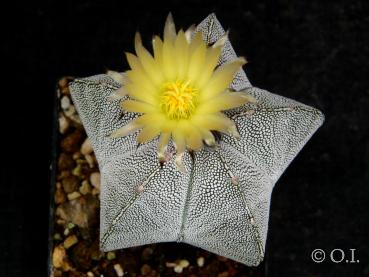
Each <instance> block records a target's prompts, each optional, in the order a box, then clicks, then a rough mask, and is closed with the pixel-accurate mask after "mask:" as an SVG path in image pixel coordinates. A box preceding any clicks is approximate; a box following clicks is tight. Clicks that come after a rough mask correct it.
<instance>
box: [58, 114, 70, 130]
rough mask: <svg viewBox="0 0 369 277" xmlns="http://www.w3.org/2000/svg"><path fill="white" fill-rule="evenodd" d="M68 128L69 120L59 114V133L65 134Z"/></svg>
mask: <svg viewBox="0 0 369 277" xmlns="http://www.w3.org/2000/svg"><path fill="white" fill-rule="evenodd" d="M68 128H69V121H68V120H67V119H66V118H65V116H63V115H61V116H60V117H59V133H61V134H65V132H66V131H67V130H68Z"/></svg>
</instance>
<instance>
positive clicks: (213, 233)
mask: <svg viewBox="0 0 369 277" xmlns="http://www.w3.org/2000/svg"><path fill="white" fill-rule="evenodd" d="M197 31H199V32H202V33H203V38H204V40H206V41H207V42H208V43H212V42H214V41H216V40H217V39H219V37H221V36H222V35H223V34H224V30H223V28H222V27H221V25H220V23H219V22H218V20H217V19H216V17H215V15H214V14H211V15H210V16H208V17H207V18H206V19H205V20H204V21H203V22H201V23H200V24H199V25H198V26H197ZM235 57H236V55H235V53H234V51H233V49H232V46H231V44H230V43H229V41H227V42H226V44H225V46H224V48H223V52H222V56H221V59H220V63H224V62H226V61H229V60H232V59H235ZM119 86H120V85H119V84H118V83H116V82H114V80H113V79H111V78H110V77H109V76H107V75H98V76H93V77H89V78H84V79H76V80H75V81H74V82H73V83H71V84H70V89H71V93H72V97H73V100H74V103H75V105H76V107H77V110H78V112H79V114H80V117H81V120H82V122H83V124H84V127H85V129H86V132H87V134H88V136H89V137H90V139H91V142H92V145H93V148H94V151H95V154H96V157H97V160H98V163H99V168H100V171H101V176H102V180H101V181H102V182H101V217H100V219H101V223H100V238H101V241H100V243H101V244H100V247H101V249H102V250H104V251H109V250H114V249H119V248H126V247H132V246H138V245H144V244H149V243H159V242H168V241H177V242H184V243H188V244H191V245H194V246H197V247H200V248H203V249H205V250H208V251H210V252H214V253H216V254H219V255H222V256H225V257H228V258H231V259H233V260H236V261H239V262H242V263H244V264H246V265H250V266H256V265H258V264H259V263H260V262H261V261H262V260H263V257H264V249H265V242H266V236H267V229H268V218H269V207H270V197H271V192H272V189H273V186H274V184H275V183H276V181H277V180H278V178H279V177H280V175H281V174H282V173H283V171H284V170H285V168H286V167H287V166H288V164H289V163H290V162H291V161H292V159H293V158H294V157H295V156H296V155H297V153H298V152H299V151H300V149H301V148H302V147H303V146H304V144H305V143H306V142H307V140H308V139H309V138H310V137H311V136H312V134H313V133H314V132H315V131H316V130H317V128H318V127H319V126H320V125H321V124H322V122H323V120H324V117H323V115H322V113H321V112H319V111H318V110H316V109H314V108H312V107H309V106H306V105H303V104H301V103H298V102H296V101H293V100H290V99H288V98H285V97H282V96H278V95H275V94H272V93H270V92H267V91H265V90H261V89H258V88H255V87H252V86H251V84H250V82H249V80H248V79H247V77H246V74H245V73H244V71H242V70H240V71H239V72H238V73H237V74H236V76H235V78H234V81H233V83H232V88H233V89H234V90H237V91H238V90H241V89H247V91H248V93H250V94H251V95H252V96H254V97H255V98H256V99H257V101H258V105H256V106H255V105H251V104H246V105H243V106H241V107H239V108H235V109H232V110H229V111H226V112H225V114H226V115H227V116H228V117H229V118H231V119H232V120H234V122H235V123H236V126H237V128H238V131H239V133H240V135H241V139H240V140H237V139H235V138H233V137H230V136H227V135H222V136H220V137H219V138H218V143H217V146H216V147H205V148H204V149H202V150H200V151H196V152H191V153H189V152H188V151H187V152H185V154H184V156H183V164H184V167H185V169H186V172H185V173H183V172H180V171H178V170H177V168H176V165H175V163H174V159H173V158H172V155H174V154H175V149H174V147H173V144H172V143H170V144H169V147H168V151H167V152H168V158H167V162H166V163H164V165H162V166H161V164H160V163H159V161H158V159H157V152H156V147H157V139H156V140H154V141H151V142H149V143H146V144H142V145H138V144H137V142H136V139H135V136H136V135H137V133H134V134H131V135H129V136H126V137H124V138H119V139H111V138H110V137H109V135H110V134H111V133H112V132H113V131H115V130H116V129H117V128H119V127H121V126H123V125H125V124H127V123H128V122H130V121H131V120H132V119H133V118H136V117H137V116H138V115H137V114H135V113H131V112H123V113H122V110H121V109H120V106H119V102H120V101H121V100H114V101H111V100H109V99H108V98H109V96H110V95H112V94H113V93H114V92H115V91H116V90H117V89H118V88H119Z"/></svg>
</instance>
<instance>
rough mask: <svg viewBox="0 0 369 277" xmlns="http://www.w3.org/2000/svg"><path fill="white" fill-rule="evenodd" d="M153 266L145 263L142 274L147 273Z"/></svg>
mask: <svg viewBox="0 0 369 277" xmlns="http://www.w3.org/2000/svg"><path fill="white" fill-rule="evenodd" d="M151 270H152V269H151V266H149V265H148V264H144V265H143V266H142V267H141V274H142V275H147V274H149V273H150V272H151Z"/></svg>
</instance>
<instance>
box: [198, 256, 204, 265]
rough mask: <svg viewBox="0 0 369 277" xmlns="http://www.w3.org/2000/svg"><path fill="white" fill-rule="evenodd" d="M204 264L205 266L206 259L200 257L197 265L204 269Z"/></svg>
mask: <svg viewBox="0 0 369 277" xmlns="http://www.w3.org/2000/svg"><path fill="white" fill-rule="evenodd" d="M204 264H205V259H204V257H198V258H197V265H198V266H199V267H203V266H204Z"/></svg>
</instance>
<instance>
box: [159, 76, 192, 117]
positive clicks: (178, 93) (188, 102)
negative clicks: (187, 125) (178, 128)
mask: <svg viewBox="0 0 369 277" xmlns="http://www.w3.org/2000/svg"><path fill="white" fill-rule="evenodd" d="M197 95H198V89H196V88H194V87H193V86H191V85H190V81H187V82H183V81H179V80H177V81H175V82H168V83H165V84H164V86H163V93H162V96H161V99H160V108H161V110H162V111H163V112H164V113H165V114H166V115H167V116H168V118H170V119H188V118H189V117H190V116H191V115H192V113H193V111H194V110H195V108H196V98H197Z"/></svg>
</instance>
